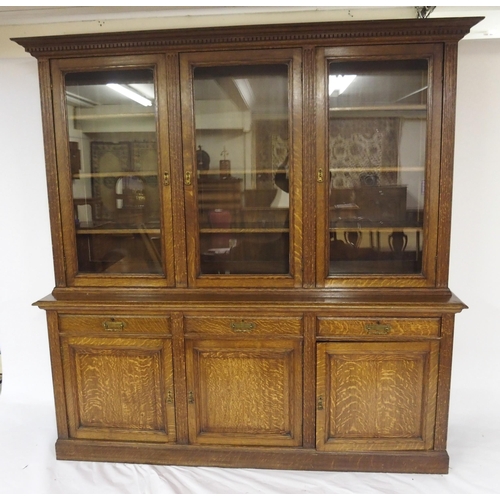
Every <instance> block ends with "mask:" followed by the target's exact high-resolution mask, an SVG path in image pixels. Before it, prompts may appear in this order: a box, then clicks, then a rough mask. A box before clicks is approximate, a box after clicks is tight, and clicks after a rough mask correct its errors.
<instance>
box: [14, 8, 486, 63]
mask: <svg viewBox="0 0 500 500" xmlns="http://www.w3.org/2000/svg"><path fill="white" fill-rule="evenodd" d="M481 20H482V18H478V17H473V18H472V17H464V18H437V19H403V20H383V21H356V22H354V21H351V22H349V21H348V22H328V23H304V24H272V25H265V24H263V25H252V26H231V27H217V28H213V27H211V28H194V29H180V30H179V29H168V30H161V31H159V30H154V31H135V32H114V33H90V34H89V33H88V34H82V35H58V36H42V37H24V38H13V39H12V40H13V41H14V42H16V43H18V44H20V45H21V46H22V47H24V48H25V50H26V51H27V52H29V53H30V54H31V55H33V56H34V57H37V58H50V57H65V56H67V57H69V56H76V55H78V54H80V53H85V54H87V55H88V54H89V52H92V53H99V54H114V53H118V52H123V51H124V50H125V51H126V52H127V53H129V54H130V53H144V52H149V53H151V52H160V51H164V50H165V49H175V50H189V49H190V48H196V49H197V50H200V49H214V48H217V47H218V46H225V47H226V48H227V45H228V44H231V45H235V46H238V45H244V46H245V47H248V48H251V47H259V46H261V45H265V46H266V47H269V45H273V46H276V47H279V46H280V45H287V46H290V45H291V44H292V45H293V43H294V42H296V43H297V44H298V45H304V44H307V43H310V44H313V45H316V46H325V45H332V44H336V42H339V41H341V42H342V45H355V44H358V43H360V42H361V43H367V42H369V43H377V44H383V43H415V42H419V43H422V41H423V40H425V41H428V42H458V41H459V40H460V39H462V38H463V37H464V36H465V35H467V33H468V32H469V30H470V28H471V27H472V26H474V25H475V24H477V23H478V22H479V21H481Z"/></svg>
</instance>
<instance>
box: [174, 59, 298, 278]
mask: <svg viewBox="0 0 500 500" xmlns="http://www.w3.org/2000/svg"><path fill="white" fill-rule="evenodd" d="M300 62H301V61H300V52H299V51H295V50H266V51H261V50H252V51H224V52H215V53H212V52H206V53H193V54H184V55H182V56H181V81H182V82H183V87H182V96H181V99H182V112H183V117H184V119H185V121H184V122H183V129H182V135H183V147H184V158H183V160H184V186H185V195H186V224H187V249H188V275H189V278H188V279H189V285H190V286H202V287H210V286H221V285H222V286H231V287H254V286H264V285H266V286H269V285H271V286H275V287H294V286H300V285H301V274H302V273H301V266H302V256H301V247H302V241H301V232H300V231H299V230H297V228H298V227H299V224H298V223H297V221H300V220H301V215H302V214H301V211H302V208H301V206H302V203H301V200H300V193H301V181H302V176H301V171H300V160H301V155H302V152H301V151H302V130H301V123H302V119H301V102H302V90H301V76H300V71H301V68H300V66H301V64H300Z"/></svg>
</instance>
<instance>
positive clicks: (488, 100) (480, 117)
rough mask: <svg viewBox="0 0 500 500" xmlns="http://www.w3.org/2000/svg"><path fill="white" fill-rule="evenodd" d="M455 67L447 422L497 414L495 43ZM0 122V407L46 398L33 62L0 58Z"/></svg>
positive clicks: (468, 52) (499, 48) (478, 44)
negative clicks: (452, 331) (452, 343)
mask: <svg viewBox="0 0 500 500" xmlns="http://www.w3.org/2000/svg"><path fill="white" fill-rule="evenodd" d="M459 61H460V62H459V83H458V109H457V134H456V161H455V182H454V209H453V238H452V249H451V271H450V287H451V288H452V290H453V291H454V292H455V293H456V294H457V295H458V296H459V297H460V298H461V299H462V300H463V301H465V302H466V303H467V304H468V305H469V307H470V309H469V310H468V311H465V312H463V313H462V314H460V315H459V316H457V321H456V349H455V354H456V356H455V359H454V378H453V387H452V407H451V417H450V422H451V424H453V419H454V412H459V411H460V412H469V413H470V416H471V421H477V418H476V417H478V416H480V415H483V416H484V415H485V414H489V415H490V416H492V417H493V416H494V414H495V412H497V414H498V406H497V407H496V408H495V406H494V405H495V399H496V400H498V399H499V394H500V391H499V389H498V381H499V380H500V363H499V362H498V356H497V351H498V350H499V349H500V336H499V333H498V331H499V328H498V321H499V318H500V303H499V300H498V299H499V297H500V289H499V283H500V260H499V258H498V254H499V252H498V249H499V248H500V247H498V246H497V245H499V244H500V239H499V237H498V236H497V232H499V231H498V228H499V226H500V220H499V215H498V214H500V190H499V186H500V161H499V159H500V132H499V131H500V128H499V125H498V123H499V121H498V119H499V115H500V92H499V89H500V40H498V39H497V40H487V41H484V42H483V41H476V40H471V41H462V42H460V45H459ZM0 118H1V119H0V172H1V176H2V177H1V184H0V185H1V188H0V214H2V215H1V218H0V228H1V232H0V279H1V287H0V299H1V300H0V318H1V321H0V349H1V351H2V359H3V371H4V383H3V392H2V394H1V396H0V411H1V407H2V406H4V405H6V404H8V403H9V402H21V403H24V404H26V405H32V404H38V403H40V402H46V403H48V404H51V402H52V384H51V379H50V367H49V355H48V342H47V333H46V324H45V314H44V313H43V312H42V311H40V310H39V309H37V308H35V307H32V306H31V303H32V302H33V301H35V300H37V299H39V298H41V297H43V296H45V295H47V294H48V293H50V292H51V290H52V287H53V264H52V254H51V243H50V237H49V215H48V206H47V196H46V184H45V170H44V156H43V143H42V129H41V118H40V104H39V91H38V80H37V66H36V61H35V59H33V58H30V57H20V58H10V59H0ZM496 404H497V405H498V403H496ZM54 432H55V430H54Z"/></svg>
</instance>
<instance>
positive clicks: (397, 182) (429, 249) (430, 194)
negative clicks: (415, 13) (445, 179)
mask: <svg viewBox="0 0 500 500" xmlns="http://www.w3.org/2000/svg"><path fill="white" fill-rule="evenodd" d="M318 64H319V67H318V79H320V80H321V81H322V82H324V83H323V84H322V85H320V86H319V87H320V92H321V95H322V100H323V102H324V106H323V107H322V108H321V114H320V116H318V134H317V138H318V143H317V144H318V158H320V159H321V160H320V161H319V163H318V172H317V180H318V183H317V187H318V190H317V192H318V205H319V211H318V212H319V214H320V215H318V227H319V229H318V247H317V282H318V283H319V284H320V285H321V286H364V287H366V286H412V287H417V286H420V287H423V286H434V284H435V283H436V269H437V268H436V254H437V248H438V247H437V235H438V231H439V227H438V222H439V221H438V214H439V182H440V169H441V155H440V149H441V139H440V136H441V108H442V104H441V103H442V48H441V46H438V45H422V46H419V47H416V46H411V47H410V46H404V47H398V46H392V47H384V46H379V47H373V46H372V47H362V48H360V47H350V48H342V49H340V48H337V49H325V50H324V51H320V54H319V57H318ZM438 257H439V256H438Z"/></svg>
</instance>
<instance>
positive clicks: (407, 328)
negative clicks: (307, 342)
mask: <svg viewBox="0 0 500 500" xmlns="http://www.w3.org/2000/svg"><path fill="white" fill-rule="evenodd" d="M440 323H441V321H440V319H439V318H432V319H421V318H342V319H339V318H318V337H363V338H366V337H372V338H387V337H426V338H430V337H434V338H437V337H439V336H440Z"/></svg>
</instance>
